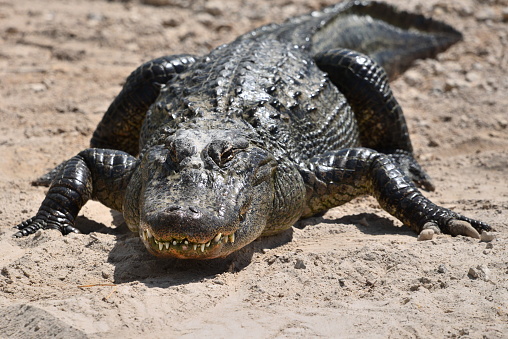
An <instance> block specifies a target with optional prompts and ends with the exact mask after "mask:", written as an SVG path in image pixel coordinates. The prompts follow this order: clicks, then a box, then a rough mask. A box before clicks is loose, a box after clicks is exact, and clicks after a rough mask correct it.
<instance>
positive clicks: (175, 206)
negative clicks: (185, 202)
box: [168, 205, 182, 212]
mask: <svg viewBox="0 0 508 339" xmlns="http://www.w3.org/2000/svg"><path fill="white" fill-rule="evenodd" d="M181 208H182V207H181V206H178V205H173V206H169V207H168V211H170V212H174V211H178V210H179V209H181Z"/></svg>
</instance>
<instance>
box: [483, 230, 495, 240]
mask: <svg viewBox="0 0 508 339" xmlns="http://www.w3.org/2000/svg"><path fill="white" fill-rule="evenodd" d="M494 239H496V235H495V234H494V233H492V232H486V231H483V232H482V234H480V241H483V242H491V241H493V240H494Z"/></svg>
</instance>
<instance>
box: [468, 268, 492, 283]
mask: <svg viewBox="0 0 508 339" xmlns="http://www.w3.org/2000/svg"><path fill="white" fill-rule="evenodd" d="M467 275H468V276H469V277H470V278H472V279H482V280H485V281H489V280H490V270H489V269H488V267H487V266H485V265H478V266H476V268H473V267H471V268H470V269H469V272H468V273H467Z"/></svg>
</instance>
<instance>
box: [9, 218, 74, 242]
mask: <svg viewBox="0 0 508 339" xmlns="http://www.w3.org/2000/svg"><path fill="white" fill-rule="evenodd" d="M14 228H17V229H18V230H19V231H18V232H16V233H14V234H13V235H12V236H13V237H14V238H21V237H26V236H28V235H30V234H34V233H35V232H37V231H38V230H46V229H55V230H59V231H60V232H61V233H62V234H63V235H67V234H69V233H81V232H80V231H79V230H78V229H77V228H75V227H74V226H71V225H65V224H63V225H62V224H56V223H48V222H46V221H44V220H42V219H40V218H37V217H33V218H30V219H28V220H25V221H23V222H22V223H20V224H18V225H16V226H14Z"/></svg>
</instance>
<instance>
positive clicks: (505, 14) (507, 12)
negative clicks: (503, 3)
mask: <svg viewBox="0 0 508 339" xmlns="http://www.w3.org/2000/svg"><path fill="white" fill-rule="evenodd" d="M501 16H502V18H503V21H504V22H507V21H508V7H505V8H503V11H502V12H501Z"/></svg>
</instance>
